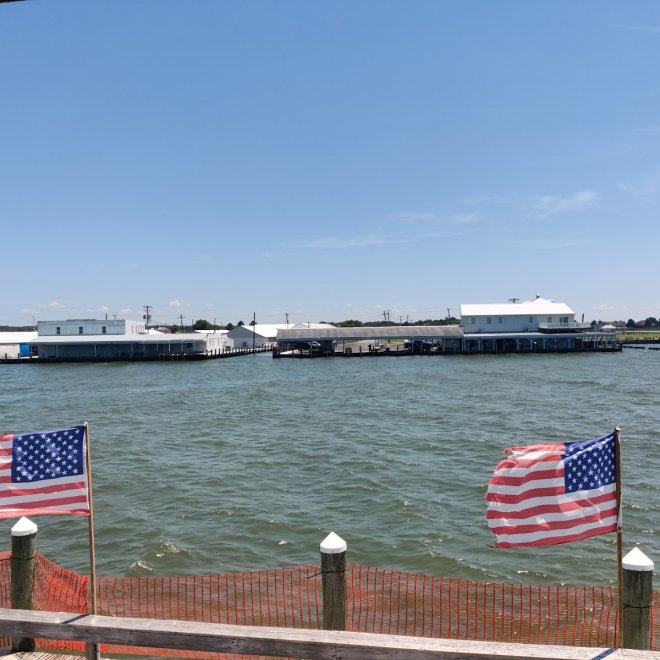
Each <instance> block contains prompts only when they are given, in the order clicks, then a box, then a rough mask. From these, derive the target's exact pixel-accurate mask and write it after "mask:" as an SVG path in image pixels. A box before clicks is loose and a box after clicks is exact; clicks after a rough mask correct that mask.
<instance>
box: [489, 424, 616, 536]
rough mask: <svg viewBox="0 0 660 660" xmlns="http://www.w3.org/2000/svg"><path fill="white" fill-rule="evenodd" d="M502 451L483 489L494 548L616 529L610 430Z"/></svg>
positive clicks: (613, 452)
mask: <svg viewBox="0 0 660 660" xmlns="http://www.w3.org/2000/svg"><path fill="white" fill-rule="evenodd" d="M505 454H506V455H507V457H506V458H505V459H504V460H503V461H501V462H500V463H499V464H498V465H497V467H496V468H495V473H494V474H493V476H492V478H491V480H490V482H489V484H488V491H487V493H486V502H487V510H486V518H487V520H488V526H489V527H490V529H491V531H492V532H493V533H494V534H495V537H496V543H495V546H496V547H498V548H512V547H515V546H538V545H556V544H558V543H568V542H570V541H579V540H580V539H586V538H589V537H590V536H597V535H599V534H608V533H609V532H615V531H616V530H617V520H618V515H617V513H618V512H617V495H616V456H615V436H614V434H613V433H612V434H610V435H606V436H602V437H600V438H594V439H593V440H585V441H583V442H571V443H550V444H538V445H529V446H527V447H510V448H509V449H506V450H505Z"/></svg>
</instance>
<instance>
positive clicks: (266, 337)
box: [227, 323, 334, 348]
mask: <svg viewBox="0 0 660 660" xmlns="http://www.w3.org/2000/svg"><path fill="white" fill-rule="evenodd" d="M253 328H254V332H253ZM291 328H306V329H310V328H312V329H323V328H334V326H333V325H331V324H330V323H297V324H295V325H292V324H290V323H272V324H270V323H257V324H256V325H254V326H252V325H239V326H236V327H235V328H232V329H231V330H230V331H229V333H228V335H227V336H228V337H229V339H230V340H231V341H232V346H233V347H234V348H252V342H253V341H254V346H255V347H257V348H258V347H261V346H275V343H276V341H277V333H278V331H279V330H287V329H291Z"/></svg>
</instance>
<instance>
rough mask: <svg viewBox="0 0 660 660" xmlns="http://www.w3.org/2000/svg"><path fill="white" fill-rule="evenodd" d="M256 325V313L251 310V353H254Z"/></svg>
mask: <svg viewBox="0 0 660 660" xmlns="http://www.w3.org/2000/svg"><path fill="white" fill-rule="evenodd" d="M256 327H257V313H256V312H252V354H253V355H254V341H255V339H256V338H257V333H256V332H255V330H254V329H255V328H256Z"/></svg>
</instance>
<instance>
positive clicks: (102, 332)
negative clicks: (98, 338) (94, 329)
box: [101, 325, 106, 335]
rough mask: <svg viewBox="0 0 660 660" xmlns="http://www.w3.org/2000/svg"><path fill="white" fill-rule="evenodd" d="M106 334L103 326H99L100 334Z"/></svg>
mask: <svg viewBox="0 0 660 660" xmlns="http://www.w3.org/2000/svg"><path fill="white" fill-rule="evenodd" d="M105 332H106V327H105V326H104V325H102V326H101V334H102V335H104V334H105Z"/></svg>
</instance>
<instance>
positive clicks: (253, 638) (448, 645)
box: [0, 609, 660, 660]
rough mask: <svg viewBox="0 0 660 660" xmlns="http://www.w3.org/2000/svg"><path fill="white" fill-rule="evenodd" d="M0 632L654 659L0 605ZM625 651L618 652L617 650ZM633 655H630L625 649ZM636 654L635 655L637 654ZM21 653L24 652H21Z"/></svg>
mask: <svg viewBox="0 0 660 660" xmlns="http://www.w3.org/2000/svg"><path fill="white" fill-rule="evenodd" d="M0 633H1V634H3V635H24V636H33V637H42V638H47V639H64V640H79V641H84V642H94V643H101V644H122V645H131V646H149V647H157V648H170V649H183V650H194V651H215V652H220V653H241V654H245V655H270V656H284V657H304V658H309V659H310V660H363V658H370V660H404V659H405V660H428V659H430V658H435V659H443V660H466V659H467V658H482V659H492V660H501V659H502V658H511V659H513V660H516V659H520V660H523V659H527V658H534V659H537V660H543V659H547V660H555V659H560V660H561V659H563V660H595V659H597V658H598V659H599V660H624V659H625V660H630V659H631V658H635V660H642V659H643V660H651V659H653V660H660V653H652V652H645V651H634V652H633V651H630V650H625V651H623V652H622V651H621V650H619V649H606V648H583V647H571V646H541V645H533V644H507V643H501V642H470V641H460V640H444V639H433V638H428V637H407V636H401V635H376V634H371V633H353V632H345V631H324V630H303V629H299V628H272V627H261V626H236V625H224V624H210V623H198V622H190V621H172V620H154V619H132V618H125V617H107V616H99V615H91V614H90V615H85V614H70V613H66V612H31V611H27V610H8V609H0ZM624 653H625V655H624ZM633 654H634V655H633ZM638 654H639V655H638ZM23 657H24V656H23Z"/></svg>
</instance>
